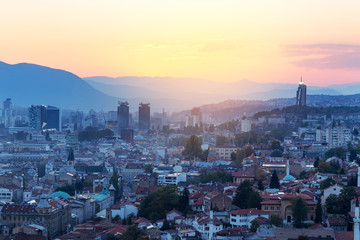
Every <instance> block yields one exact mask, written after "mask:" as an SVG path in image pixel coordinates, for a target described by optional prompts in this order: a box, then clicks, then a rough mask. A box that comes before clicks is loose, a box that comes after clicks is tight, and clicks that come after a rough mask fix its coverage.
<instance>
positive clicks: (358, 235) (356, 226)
mask: <svg viewBox="0 0 360 240" xmlns="http://www.w3.org/2000/svg"><path fill="white" fill-rule="evenodd" d="M353 221H354V240H359V239H360V233H359V223H360V218H359V197H358V196H357V195H356V206H355V218H354V220H353Z"/></svg>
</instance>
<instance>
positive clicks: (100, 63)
mask: <svg viewBox="0 0 360 240" xmlns="http://www.w3.org/2000/svg"><path fill="white" fill-rule="evenodd" d="M359 11H360V1H359V0H349V1H346V2H343V1H335V0H334V1H333V0H316V1H314V0H301V1H300V0H299V1H289V0H263V1H257V0H251V1H241V0H127V1H122V0H58V1H49V0H32V1H29V0H8V1H5V0H0V21H1V25H0V43H1V44H0V61H4V62H7V63H11V64H14V63H19V62H29V63H36V64H40V65H45V66H50V67H54V68H60V69H64V70H68V71H71V72H73V73H75V74H77V75H79V76H81V77H87V76H98V75H101V76H111V77H118V76H171V77H191V78H202V79H209V80H213V81H223V82H231V81H238V80H241V79H248V80H251V81H257V82H287V83H297V82H298V81H299V78H300V75H301V74H302V75H303V78H304V81H305V83H306V84H309V85H322V86H324V85H329V84H337V83H347V82H356V81H360V31H359V29H360V14H359Z"/></svg>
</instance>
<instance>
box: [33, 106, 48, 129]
mask: <svg viewBox="0 0 360 240" xmlns="http://www.w3.org/2000/svg"><path fill="white" fill-rule="evenodd" d="M45 124H46V107H45V106H44V105H31V107H30V108H29V127H30V128H32V129H36V130H41V129H43V128H44V127H45Z"/></svg>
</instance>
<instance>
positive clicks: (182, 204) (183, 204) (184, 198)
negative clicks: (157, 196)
mask: <svg viewBox="0 0 360 240" xmlns="http://www.w3.org/2000/svg"><path fill="white" fill-rule="evenodd" d="M188 210H189V190H187V188H184V191H183V193H182V195H181V196H180V197H179V211H181V212H182V213H184V214H186V213H187V212H188Z"/></svg>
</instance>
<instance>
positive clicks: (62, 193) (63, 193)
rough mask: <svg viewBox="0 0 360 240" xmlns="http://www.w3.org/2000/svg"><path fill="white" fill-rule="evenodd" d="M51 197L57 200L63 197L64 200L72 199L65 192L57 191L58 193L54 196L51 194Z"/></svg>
mask: <svg viewBox="0 0 360 240" xmlns="http://www.w3.org/2000/svg"><path fill="white" fill-rule="evenodd" d="M50 197H51V198H52V199H54V198H57V197H62V198H65V199H68V198H69V197H70V195H69V194H67V193H66V192H63V191H57V192H53V194H51V195H50Z"/></svg>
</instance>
